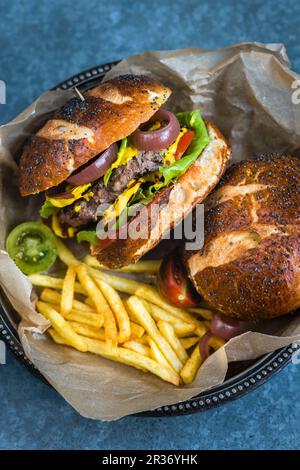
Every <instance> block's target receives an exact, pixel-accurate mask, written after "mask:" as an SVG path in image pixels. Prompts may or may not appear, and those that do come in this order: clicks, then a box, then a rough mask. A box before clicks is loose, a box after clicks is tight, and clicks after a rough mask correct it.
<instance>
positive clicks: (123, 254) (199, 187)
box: [91, 123, 231, 269]
mask: <svg viewBox="0 0 300 470" xmlns="http://www.w3.org/2000/svg"><path fill="white" fill-rule="evenodd" d="M207 129H208V132H209V135H210V138H211V141H210V143H209V144H208V145H207V147H206V148H205V149H204V151H203V152H202V153H201V155H200V157H199V158H198V159H197V160H196V162H195V163H194V164H193V165H192V166H191V167H190V168H189V169H188V170H187V171H186V173H185V174H184V175H182V176H181V177H180V178H178V180H177V181H176V182H175V183H174V184H173V185H172V186H170V187H167V188H165V189H164V190H162V191H160V192H159V193H158V194H157V195H156V196H155V198H154V199H153V201H151V203H150V204H148V205H147V206H145V207H144V208H143V210H142V211H141V212H140V214H139V215H138V216H136V217H135V218H133V219H131V220H130V221H129V223H128V224H127V226H126V227H124V231H125V230H126V231H127V232H128V235H129V236H128V237H127V238H126V239H120V238H119V239H117V240H114V242H113V243H112V244H111V245H109V246H108V247H107V248H105V249H101V247H100V245H94V246H92V248H91V252H92V255H94V256H96V257H97V259H98V260H99V261H100V263H101V264H103V265H105V266H107V267H108V268H111V269H116V268H120V267H122V266H126V265H128V264H131V263H134V262H136V261H137V260H139V259H140V258H141V257H142V256H143V255H144V254H145V253H147V252H148V251H149V250H151V249H152V248H154V246H156V245H157V243H158V242H159V241H160V240H161V238H163V237H164V236H165V235H166V234H167V233H168V232H169V230H171V229H172V228H173V227H174V226H176V225H177V224H178V223H179V222H181V220H183V218H184V217H186V216H187V215H188V214H189V213H190V212H191V210H192V208H193V207H194V206H195V205H196V204H197V203H201V202H202V201H203V200H204V199H205V198H206V196H207V195H208V194H209V193H210V191H211V190H212V189H213V188H214V186H215V185H216V184H217V183H218V181H219V180H220V178H221V177H222V175H223V173H224V171H225V169H226V165H227V163H228V161H229V159H230V157H231V149H230V147H229V146H228V144H227V142H226V140H225V138H224V137H223V136H222V134H221V133H220V132H219V130H218V129H217V128H216V127H215V126H214V125H213V124H211V123H207ZM151 211H152V213H151ZM150 213H151V217H150ZM150 221H152V225H151V223H150ZM153 221H154V223H153ZM136 226H139V228H140V234H139V238H138V239H134V238H133V237H130V232H131V230H132V229H133V228H134V227H136ZM121 233H122V231H121Z"/></svg>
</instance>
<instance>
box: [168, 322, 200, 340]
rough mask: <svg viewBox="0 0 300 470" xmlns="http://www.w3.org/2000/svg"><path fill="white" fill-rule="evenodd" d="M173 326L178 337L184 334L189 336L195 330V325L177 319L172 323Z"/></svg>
mask: <svg viewBox="0 0 300 470" xmlns="http://www.w3.org/2000/svg"><path fill="white" fill-rule="evenodd" d="M173 328H174V331H175V334H176V335H177V336H178V337H179V338H183V337H185V336H190V335H191V334H195V330H196V327H195V325H192V324H190V323H183V322H179V321H178V322H177V323H174V324H173Z"/></svg>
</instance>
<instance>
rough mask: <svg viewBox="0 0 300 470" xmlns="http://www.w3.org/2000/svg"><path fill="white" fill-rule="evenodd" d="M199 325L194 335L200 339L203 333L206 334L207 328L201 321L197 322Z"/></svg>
mask: <svg viewBox="0 0 300 470" xmlns="http://www.w3.org/2000/svg"><path fill="white" fill-rule="evenodd" d="M199 323H200V324H199V325H198V326H197V328H196V329H195V333H196V335H198V336H200V338H201V337H202V336H204V335H205V333H206V332H207V330H208V327H207V326H206V325H205V322H204V321H202V322H199Z"/></svg>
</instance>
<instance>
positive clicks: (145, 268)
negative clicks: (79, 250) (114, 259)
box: [84, 255, 161, 274]
mask: <svg viewBox="0 0 300 470" xmlns="http://www.w3.org/2000/svg"><path fill="white" fill-rule="evenodd" d="M84 262H85V263H86V264H87V265H88V266H90V267H92V268H97V269H105V270H107V271H109V269H108V268H107V267H105V266H104V265H102V264H100V263H99V261H98V260H97V259H96V258H95V257H94V256H91V255H87V256H86V257H85V258H84ZM160 265H161V260H146V261H137V263H135V264H129V265H128V266H125V267H124V268H120V269H114V271H120V272H125V273H149V274H156V273H158V271H159V268H160Z"/></svg>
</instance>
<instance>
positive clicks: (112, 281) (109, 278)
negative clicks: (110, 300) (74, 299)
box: [89, 267, 147, 295]
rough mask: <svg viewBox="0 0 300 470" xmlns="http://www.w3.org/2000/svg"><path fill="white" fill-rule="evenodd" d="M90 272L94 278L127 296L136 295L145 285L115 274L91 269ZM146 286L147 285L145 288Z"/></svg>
mask: <svg viewBox="0 0 300 470" xmlns="http://www.w3.org/2000/svg"><path fill="white" fill-rule="evenodd" d="M89 272H90V274H91V275H92V276H93V277H96V278H97V279H100V280H101V281H104V282H106V283H107V284H109V285H110V286H112V287H113V288H114V289H116V290H118V291H119V292H124V293H125V294H131V295H134V294H135V292H136V291H137V289H138V288H139V287H140V286H141V285H143V284H142V283H140V282H137V281H134V280H133V279H126V278H124V277H120V276H115V275H114V274H108V273H104V272H102V271H99V270H98V269H95V268H91V267H90V268H89ZM146 285H147V284H145V286H146Z"/></svg>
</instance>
